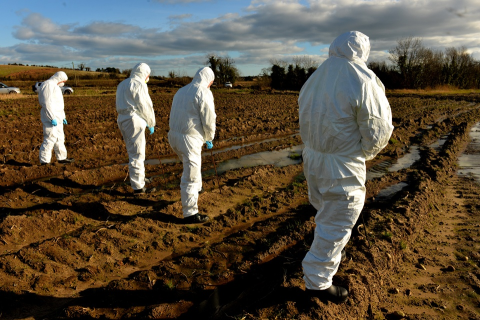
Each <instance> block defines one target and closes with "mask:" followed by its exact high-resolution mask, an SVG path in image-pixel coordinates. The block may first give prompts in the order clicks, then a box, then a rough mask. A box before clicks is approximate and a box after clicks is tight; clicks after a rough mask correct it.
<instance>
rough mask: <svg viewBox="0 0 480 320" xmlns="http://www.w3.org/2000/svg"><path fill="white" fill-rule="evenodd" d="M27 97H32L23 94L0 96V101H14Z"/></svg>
mask: <svg viewBox="0 0 480 320" xmlns="http://www.w3.org/2000/svg"><path fill="white" fill-rule="evenodd" d="M27 97H32V95H25V94H23V93H17V94H0V100H15V99H23V98H27Z"/></svg>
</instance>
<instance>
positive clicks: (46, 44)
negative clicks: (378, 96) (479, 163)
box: [0, 0, 480, 76]
mask: <svg viewBox="0 0 480 320" xmlns="http://www.w3.org/2000/svg"><path fill="white" fill-rule="evenodd" d="M0 1H1V2H0V3H1V5H2V15H1V16H2V17H1V19H0V28H1V31H2V32H1V33H0V64H8V63H14V62H17V63H23V64H37V65H55V66H59V67H71V66H72V62H74V63H75V64H76V65H78V64H79V63H84V64H85V65H86V66H88V67H91V68H92V69H93V70H95V69H96V68H99V67H100V68H102V67H115V68H119V69H120V70H123V69H129V68H131V67H132V66H133V65H135V64H136V63H137V62H146V63H148V64H149V65H150V66H151V68H152V70H153V73H154V74H155V75H164V76H166V75H167V74H168V72H169V71H175V72H176V73H179V74H182V75H193V74H194V72H195V71H196V70H197V69H198V68H199V67H202V66H204V65H205V61H206V55H207V54H211V53H214V54H216V55H219V56H226V55H228V56H230V57H232V58H233V59H234V60H235V62H236V65H237V67H238V68H239V70H240V72H241V74H242V75H245V76H246V75H257V74H259V73H260V72H261V70H262V68H265V67H268V66H269V65H270V63H269V61H272V59H281V60H285V61H288V62H291V59H292V57H295V56H311V57H312V58H314V59H315V60H316V61H318V62H319V63H321V62H322V61H323V60H324V59H325V58H326V54H327V52H328V46H329V44H330V43H331V42H332V40H333V39H334V38H335V37H336V36H338V35H339V34H341V33H343V32H345V31H350V30H358V31H361V32H363V33H365V34H366V35H368V36H369V37H370V41H371V45H372V50H371V54H370V61H372V60H374V61H383V60H387V59H388V55H389V54H388V50H389V49H391V48H393V47H395V45H396V43H397V41H398V40H399V39H402V38H405V37H409V36H410V37H416V38H421V39H422V41H423V44H424V46H426V47H429V48H432V49H440V50H443V49H445V48H446V47H460V46H465V47H466V48H467V49H468V50H469V52H470V53H471V54H472V55H473V57H474V58H475V59H478V60H480V19H479V18H480V4H478V0H396V1H395V0H300V1H294V0H287V1H278V0H275V1H273V0H135V1H125V0H95V1H93V0H82V1H74V0H43V1H41V0H35V1H33V0H14V1H6V0H0ZM7 3H8V5H7Z"/></svg>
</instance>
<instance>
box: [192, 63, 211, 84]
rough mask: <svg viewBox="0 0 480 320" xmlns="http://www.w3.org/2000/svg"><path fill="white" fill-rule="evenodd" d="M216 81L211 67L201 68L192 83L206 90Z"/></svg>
mask: <svg viewBox="0 0 480 320" xmlns="http://www.w3.org/2000/svg"><path fill="white" fill-rule="evenodd" d="M213 80H215V74H214V73H213V70H212V69H210V68H209V67H204V68H201V69H200V70H198V71H197V73H196V74H195V76H194V77H193V80H192V83H193V84H196V85H199V86H201V87H204V88H208V85H209V84H210V82H212V81H213Z"/></svg>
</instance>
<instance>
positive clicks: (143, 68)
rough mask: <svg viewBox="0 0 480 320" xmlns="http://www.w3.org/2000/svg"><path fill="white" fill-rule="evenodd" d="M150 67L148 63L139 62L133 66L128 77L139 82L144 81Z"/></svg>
mask: <svg viewBox="0 0 480 320" xmlns="http://www.w3.org/2000/svg"><path fill="white" fill-rule="evenodd" d="M150 71H151V70H150V67H149V66H148V64H146V63H143V62H140V63H138V64H137V65H136V66H135V67H133V69H132V71H131V72H130V78H132V79H137V80H139V81H140V82H145V79H146V78H147V76H148V75H149V74H150Z"/></svg>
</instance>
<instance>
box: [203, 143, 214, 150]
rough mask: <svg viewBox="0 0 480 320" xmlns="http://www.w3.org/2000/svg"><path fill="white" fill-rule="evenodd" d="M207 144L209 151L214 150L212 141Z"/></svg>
mask: <svg viewBox="0 0 480 320" xmlns="http://www.w3.org/2000/svg"><path fill="white" fill-rule="evenodd" d="M205 143H206V144H207V149H212V148H213V143H212V141H207V142H205Z"/></svg>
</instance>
